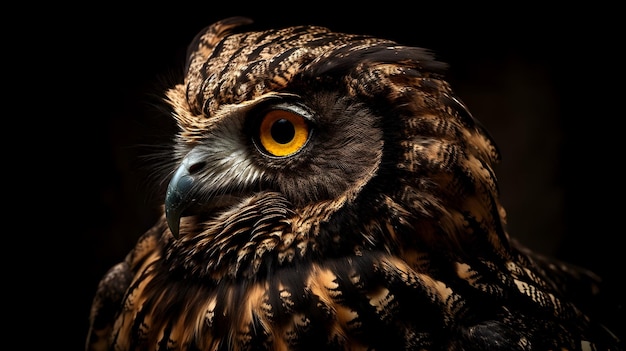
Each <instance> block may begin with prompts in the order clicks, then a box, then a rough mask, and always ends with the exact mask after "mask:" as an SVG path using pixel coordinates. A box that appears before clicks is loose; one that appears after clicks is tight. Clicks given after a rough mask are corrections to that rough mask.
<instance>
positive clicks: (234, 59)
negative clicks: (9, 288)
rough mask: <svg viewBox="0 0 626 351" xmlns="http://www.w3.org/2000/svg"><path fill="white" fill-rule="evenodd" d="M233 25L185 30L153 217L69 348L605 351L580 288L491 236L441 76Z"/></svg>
mask: <svg viewBox="0 0 626 351" xmlns="http://www.w3.org/2000/svg"><path fill="white" fill-rule="evenodd" d="M249 23H250V21H249V20H248V19H245V18H239V17H237V18H229V19H226V20H224V21H221V22H218V23H216V24H214V25H212V26H209V27H207V29H205V30H204V31H202V32H201V33H200V34H199V35H198V36H197V37H196V38H195V39H194V40H193V42H192V43H191V45H190V49H189V55H188V57H189V60H188V63H187V66H186V77H185V79H184V82H182V83H180V84H178V85H176V86H174V87H172V88H171V89H170V90H168V91H167V93H166V99H165V100H166V102H167V103H168V104H169V105H170V106H171V109H172V112H173V113H172V114H173V116H174V118H175V120H176V121H177V124H178V126H179V128H180V129H179V133H178V135H177V136H176V138H175V147H174V148H173V152H172V154H171V155H169V157H170V158H171V165H172V167H171V170H170V171H171V173H169V174H167V177H169V178H171V181H170V186H169V188H168V192H167V194H164V196H165V206H164V208H163V216H162V217H161V219H160V220H159V221H158V223H156V224H155V226H154V227H153V228H152V229H150V230H149V231H148V232H147V233H145V234H144V235H143V236H142V237H141V239H140V240H139V242H138V243H137V246H136V247H135V248H134V249H133V250H132V251H131V252H130V253H129V254H128V256H127V257H126V260H125V261H124V262H122V263H120V264H119V265H117V266H115V267H114V268H112V270H111V271H110V272H109V273H107V274H106V275H105V277H104V278H103V280H102V281H101V283H100V286H99V287H98V290H97V293H96V296H95V298H94V304H93V308H92V313H91V328H90V332H89V336H88V339H87V345H86V350H88V351H91V350H94V351H95V350H596V349H597V350H620V349H621V348H620V347H619V345H618V341H617V340H615V339H613V337H612V335H611V334H610V332H608V331H607V330H605V329H604V328H603V327H602V326H601V325H600V324H597V323H596V322H595V321H593V320H590V318H589V317H588V316H587V315H586V314H585V313H586V312H585V311H583V310H582V309H580V307H579V306H578V305H577V303H578V301H579V300H583V299H585V298H587V297H589V296H591V295H593V293H594V291H595V289H596V288H597V286H596V277H595V276H594V275H593V274H592V273H590V272H587V271H584V270H582V269H580V268H576V267H573V266H569V265H567V264H565V263H560V262H557V261H554V260H551V259H549V258H544V257H541V256H539V255H537V254H534V253H532V252H530V251H528V250H527V249H525V248H523V247H522V246H521V245H520V244H519V243H517V242H516V241H514V240H513V239H511V238H510V237H509V235H508V233H507V230H506V215H505V210H504V209H503V207H502V206H501V204H500V202H499V199H498V197H499V194H498V187H497V180H496V176H495V175H494V173H493V166H494V165H495V164H496V163H497V162H498V161H499V154H498V150H497V149H496V146H495V143H494V141H493V140H491V138H490V137H489V136H488V134H487V132H486V131H485V129H484V128H483V127H482V126H481V125H480V124H479V123H478V121H477V120H475V119H474V118H473V117H472V115H471V114H470V112H469V111H468V110H467V108H466V106H465V105H464V104H463V103H462V102H461V101H460V99H459V98H458V97H457V96H455V94H454V92H453V91H452V89H451V87H450V85H449V84H448V83H447V82H446V80H445V78H444V73H445V68H446V66H445V64H443V63H440V62H438V61H436V60H435V59H434V58H433V56H432V55H431V53H430V52H429V51H428V50H424V49H421V48H415V47H406V46H402V45H400V44H398V43H395V42H392V41H390V40H385V39H379V38H373V37H369V36H366V35H352V34H344V33H334V32H331V31H329V30H328V29H326V28H321V27H314V26H300V27H292V28H285V29H279V30H267V31H261V32H241V33H238V32H236V31H238V30H240V29H245V27H244V26H243V25H245V24H249ZM276 110H278V111H282V112H281V113H284V115H279V117H280V116H285V117H282V118H278V117H277V118H276V122H273V123H272V124H270V127H268V128H267V130H266V131H270V132H271V133H270V134H271V136H270V137H271V138H272V139H276V140H270V141H269V142H267V141H265V140H267V136H263V135H261V134H262V133H264V132H263V130H264V129H263V128H264V127H263V126H264V124H263V123H264V121H265V119H266V118H270V117H268V116H271V113H272V111H276ZM294 115H297V116H296V117H293V116H294ZM299 116H303V117H299ZM290 118H294V119H293V121H292V120H291V119H290ZM301 118H302V119H301ZM287 120H289V121H292V122H290V125H289V127H288V128H287V129H286V130H287V132H284V130H283V129H280V130H279V129H277V128H278V127H276V126H277V125H283V124H284V123H286V121H287ZM298 123H301V125H300V124H298ZM299 126H300V127H302V128H303V129H302V130H303V131H304V132H303V133H305V134H302V135H305V137H306V142H304V143H302V144H297V145H296V146H295V147H294V149H291V148H287V145H291V144H293V143H296V141H294V140H295V139H296V138H293V139H289V140H288V141H287V142H284V143H283V142H282V141H284V140H282V139H281V138H285V135H287V137H289V136H293V135H292V133H291V130H292V129H294V130H295V132H294V133H293V134H294V135H298V134H297V133H298V131H299V130H300V129H299V128H300V127H299ZM292 127H293V128H292ZM281 133H282V134H281ZM264 137H265V138H266V139H263V138H264ZM279 139H280V140H279ZM277 140H278V141H279V142H278V143H277V144H279V145H276V141H277ZM268 143H269V144H268ZM274 150H278V151H274ZM278 152H280V154H278ZM283 153H284V154H283ZM574 281H575V282H576V284H575V285H574V284H570V282H574Z"/></svg>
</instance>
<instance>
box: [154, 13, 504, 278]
mask: <svg viewBox="0 0 626 351" xmlns="http://www.w3.org/2000/svg"><path fill="white" fill-rule="evenodd" d="M243 22H245V21H243V20H242V19H231V20H227V21H223V22H220V23H218V24H216V25H214V26H211V27H209V28H207V29H206V30H205V31H204V32H202V33H201V34H199V35H198V36H197V37H196V39H195V40H194V42H193V43H192V45H191V46H190V55H189V57H190V59H189V62H188V65H187V67H188V70H187V76H186V78H185V81H184V83H182V84H179V85H177V86H175V87H173V88H172V89H170V90H169V91H168V94H167V98H168V101H169V103H170V104H171V106H172V108H173V112H174V116H175V118H176V120H177V122H178V125H179V127H180V133H179V134H178V136H177V140H176V142H177V143H176V147H175V160H176V161H177V164H176V170H175V171H174V174H173V176H172V178H171V181H170V183H169V187H168V191H167V195H166V200H165V201H166V204H165V209H166V216H167V220H168V224H169V226H170V229H171V232H172V233H173V234H174V236H175V237H177V238H179V239H178V240H176V241H175V242H174V243H173V246H174V247H185V248H189V247H190V246H192V245H193V246H194V247H195V249H194V250H193V252H195V253H196V255H198V257H196V258H197V261H198V262H207V261H208V262H213V263H214V264H215V265H218V263H219V264H222V265H223V267H224V274H230V275H232V276H237V275H241V274H246V275H250V274H255V273H256V272H257V271H258V270H259V267H262V266H263V265H264V264H268V263H267V262H269V261H272V262H276V261H278V262H280V263H281V264H283V263H289V262H293V261H294V260H298V259H302V258H304V257H309V255H315V254H319V253H323V254H325V255H329V254H333V253H339V252H341V253H343V252H360V250H362V249H364V248H367V249H368V250H381V251H394V252H395V251H401V250H403V248H404V247H408V245H406V244H409V243H410V244H411V246H412V247H418V248H419V247H423V248H425V249H426V248H428V249H429V250H430V249H432V248H436V247H442V248H446V249H447V250H449V249H450V248H451V247H452V248H455V249H457V251H459V252H462V251H466V250H467V251H471V250H472V247H473V245H474V244H475V243H477V242H480V243H484V242H488V243H489V244H490V245H493V246H497V245H498V242H499V240H500V238H501V237H502V236H503V235H506V234H505V233H504V231H503V229H502V222H503V221H504V212H503V210H502V209H501V206H500V205H499V203H498V200H497V188H496V182H495V177H494V176H493V172H492V169H491V166H492V164H493V163H494V162H496V161H497V157H498V155H497V151H496V149H495V147H494V145H493V143H492V142H491V140H490V139H489V138H488V136H487V135H486V133H485V132H484V131H483V129H482V128H481V127H480V126H479V125H477V123H476V121H475V120H474V119H473V118H472V117H471V115H470V114H469V112H468V111H467V110H466V108H465V106H464V105H463V104H462V103H461V102H460V100H459V99H458V98H457V97H455V96H454V95H453V93H452V91H451V89H450V87H449V86H448V84H447V83H446V82H445V81H444V80H443V78H442V72H443V69H444V67H445V66H444V65H443V64H441V63H439V62H437V61H435V60H434V59H433V58H432V57H431V55H430V54H429V53H428V52H426V51H424V50H422V49H418V48H411V47H403V46H399V45H398V44H396V43H393V42H391V41H388V40H381V39H375V38H370V37H367V36H357V35H346V34H342V33H333V32H330V31H328V30H327V29H325V28H319V27H304V26H303V27H294V28H287V29H283V30H277V31H265V32H247V33H240V34H231V33H230V31H231V29H233V28H234V27H236V26H239V25H241V24H245V23H243ZM174 256H175V255H172V257H174ZM186 259H187V260H190V261H193V260H194V257H187V258H186ZM218 271H219V270H218ZM211 274H214V275H215V274H217V273H215V271H213V272H212V273H211Z"/></svg>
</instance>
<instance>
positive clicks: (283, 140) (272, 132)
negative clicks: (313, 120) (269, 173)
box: [259, 110, 309, 156]
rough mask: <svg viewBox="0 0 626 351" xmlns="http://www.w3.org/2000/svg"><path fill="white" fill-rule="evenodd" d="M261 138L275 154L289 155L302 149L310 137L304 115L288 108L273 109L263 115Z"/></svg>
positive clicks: (262, 143)
mask: <svg viewBox="0 0 626 351" xmlns="http://www.w3.org/2000/svg"><path fill="white" fill-rule="evenodd" d="M259 129H260V130H259V140H260V142H261V145H262V146H263V148H265V151H267V152H268V153H269V154H271V155H273V156H288V155H291V154H293V153H295V152H297V151H298V150H300V149H301V148H302V147H303V146H304V144H306V141H307V140H308V139H309V126H308V124H307V122H306V120H305V119H304V117H302V116H300V115H299V114H296V113H293V112H290V111H286V110H271V111H269V112H268V113H266V114H265V116H263V120H262V121H261V126H260V128H259Z"/></svg>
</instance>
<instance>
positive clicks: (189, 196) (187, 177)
mask: <svg viewBox="0 0 626 351" xmlns="http://www.w3.org/2000/svg"><path fill="white" fill-rule="evenodd" d="M202 155H203V153H202V152H201V150H198V148H194V149H192V150H191V151H190V152H189V153H188V154H187V156H185V158H184V159H183V161H182V162H181V164H180V166H179V167H178V169H177V170H176V172H175V173H174V176H173V177H172V179H171V180H170V183H169V185H168V186H167V193H166V194H165V218H166V219H167V225H168V226H169V228H170V231H171V232H172V235H174V237H175V238H176V239H178V236H179V229H180V228H179V227H180V218H181V217H183V215H184V212H185V210H187V209H188V208H190V207H191V206H192V205H193V204H195V203H196V202H197V200H198V199H197V198H195V195H196V194H197V191H196V189H197V188H198V187H197V185H196V184H195V183H196V182H197V180H198V175H197V174H196V173H197V171H198V170H200V169H202V165H203V162H204V161H203V157H202Z"/></svg>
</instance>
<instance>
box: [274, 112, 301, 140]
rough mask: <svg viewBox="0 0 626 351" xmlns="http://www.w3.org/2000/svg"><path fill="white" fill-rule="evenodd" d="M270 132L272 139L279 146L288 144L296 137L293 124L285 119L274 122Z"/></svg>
mask: <svg viewBox="0 0 626 351" xmlns="http://www.w3.org/2000/svg"><path fill="white" fill-rule="evenodd" d="M270 132H271V133H272V138H273V139H274V140H275V141H276V142H277V143H279V144H287V143H288V142H290V141H292V140H293V138H294V136H295V135H296V129H295V128H294V126H293V124H292V123H291V122H290V121H288V120H286V119H284V118H281V119H279V120H277V121H276V122H274V123H273V124H272V127H271V130H270Z"/></svg>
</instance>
